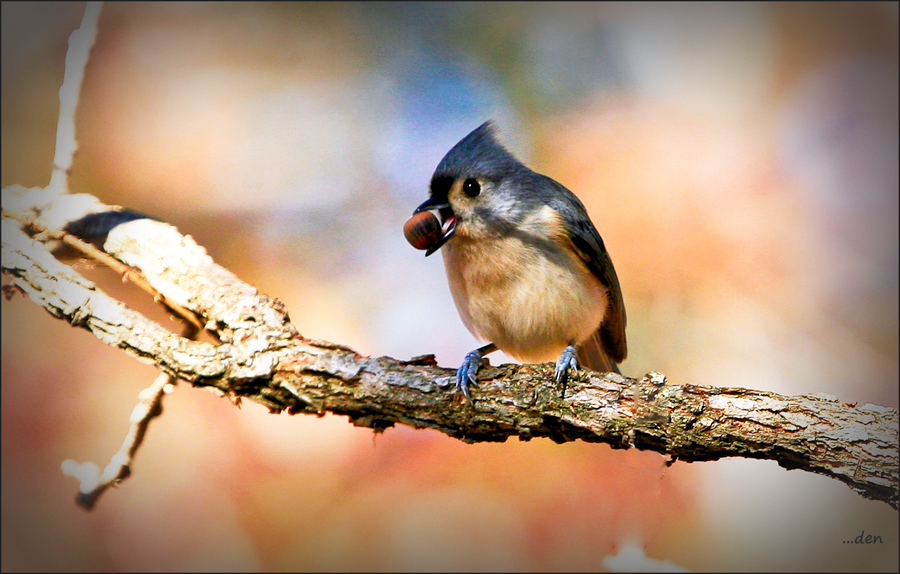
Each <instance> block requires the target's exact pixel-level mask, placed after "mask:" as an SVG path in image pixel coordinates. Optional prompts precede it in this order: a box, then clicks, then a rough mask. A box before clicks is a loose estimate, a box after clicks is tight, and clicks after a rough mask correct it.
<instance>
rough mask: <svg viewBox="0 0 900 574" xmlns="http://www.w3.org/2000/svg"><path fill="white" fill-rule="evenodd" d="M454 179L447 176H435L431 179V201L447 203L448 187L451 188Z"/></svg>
mask: <svg viewBox="0 0 900 574" xmlns="http://www.w3.org/2000/svg"><path fill="white" fill-rule="evenodd" d="M454 181H455V178H453V177H451V176H449V175H435V176H434V177H432V178H431V197H432V199H436V200H440V201H441V202H446V201H447V194H448V193H450V187H452V186H453V182H454Z"/></svg>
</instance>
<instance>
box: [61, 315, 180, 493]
mask: <svg viewBox="0 0 900 574" xmlns="http://www.w3.org/2000/svg"><path fill="white" fill-rule="evenodd" d="M197 333H198V330H197V329H196V328H195V327H194V326H193V325H186V326H185V329H184V332H183V333H182V335H183V336H184V337H185V338H188V339H193V338H194V337H196V336H197ZM176 382H177V379H176V378H174V377H172V376H169V375H166V374H164V373H163V374H160V375H159V376H158V377H156V380H154V381H153V384H151V385H150V386H149V387H147V388H146V389H144V390H143V391H141V392H140V393H139V394H138V404H137V405H135V407H134V410H133V411H132V412H131V418H130V419H129V422H130V423H131V427H130V428H129V429H128V435H127V436H126V437H125V441H124V442H123V443H122V447H121V448H120V449H119V452H117V453H116V454H115V455H113V457H112V459H111V460H110V463H109V464H108V465H106V468H105V469H103V473H102V474H101V473H100V468H99V467H98V466H97V465H96V464H94V463H93V462H83V463H78V462H76V461H74V460H71V459H69V460H65V461H63V463H62V471H63V474H65V475H66V476H71V477H74V478H77V479H78V480H80V481H81V487H80V488H79V492H78V496H77V497H76V498H75V501H76V503H77V504H78V506H81V507H82V508H84V509H85V510H91V509H93V508H94V505H95V504H97V500H98V499H99V498H100V496H102V495H103V493H104V492H106V490H107V489H109V487H111V486H118V485H119V483H121V482H122V481H123V480H125V479H126V478H128V477H129V476H131V464H132V461H133V460H134V455H135V453H137V450H138V448H140V446H141V443H142V442H143V441H144V436H145V435H146V434H147V429H148V428H149V426H150V421H151V420H153V419H154V418H155V417H158V416H159V415H161V414H162V398H163V395H165V394H167V393H170V392H171V391H172V390H173V389H174V387H175V383H176Z"/></svg>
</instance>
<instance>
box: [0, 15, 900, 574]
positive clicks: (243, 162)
mask: <svg viewBox="0 0 900 574" xmlns="http://www.w3.org/2000/svg"><path fill="white" fill-rule="evenodd" d="M83 9H84V4H83V3H78V2H74V3H35V4H32V3H18V2H3V4H2V148H0V150H2V185H3V186H7V185H10V184H13V183H18V184H23V185H26V186H34V185H46V183H47V182H48V181H49V174H50V169H51V164H52V159H53V149H54V139H55V131H56V120H57V114H58V109H59V103H58V96H57V93H58V90H59V86H60V84H61V81H62V73H63V66H64V60H65V53H66V45H67V39H68V36H69V34H70V33H71V31H72V30H74V29H75V28H76V27H77V26H78V25H79V22H80V20H81V17H82V15H83ZM488 118H493V119H494V120H495V121H496V123H497V125H498V127H499V128H500V137H501V139H502V140H503V141H504V142H505V143H506V144H507V146H508V147H509V148H510V149H511V150H512V151H513V153H515V154H516V155H517V156H519V157H520V159H522V160H523V161H525V162H526V163H527V164H528V165H530V166H531V167H532V168H534V169H536V170H537V171H540V172H542V173H546V174H548V175H550V176H552V177H553V178H555V179H557V180H558V181H560V182H562V183H563V184H564V185H566V186H567V187H569V188H570V189H572V190H573V191H574V192H575V193H576V194H577V195H579V197H581V199H582V200H583V201H584V203H585V205H586V206H587V209H588V211H589V212H590V214H591V216H592V219H593V220H594V222H595V224H596V226H597V228H598V229H599V231H600V232H601V234H602V235H603V238H604V240H605V242H606V245H607V247H608V249H609V251H610V253H611V255H612V258H613V260H614V262H615V265H616V269H617V270H618V274H619V278H620V281H621V283H622V290H623V293H624V297H625V303H626V307H627V311H628V319H629V320H628V342H629V358H628V360H627V361H626V362H625V363H624V364H623V372H625V373H626V374H629V375H632V376H640V375H642V374H644V373H646V372H647V371H650V370H658V371H661V372H663V373H665V374H666V375H667V376H668V377H669V380H670V381H671V382H673V383H678V384H685V383H692V384H699V385H717V386H744V387H749V388H756V389H764V390H769V391H775V392H779V393H785V394H800V393H831V394H833V395H835V396H837V397H838V398H839V399H840V400H842V401H844V402H848V403H849V402H858V403H861V404H862V403H867V402H870V403H875V404H879V405H887V406H891V407H897V406H898V385H897V381H898V5H897V3H868V2H852V3H840V2H837V3H814V2H812V3H806V2H804V3H796V4H795V3H771V4H770V3H740V4H719V3H701V4H680V3H664V4H654V3H637V4H606V3H603V4H584V3H578V4H566V3H562V2H553V3H527V4H519V3H502V4H493V3H416V4H397V3H325V4H317V3H297V4H283V3H275V4H267V3H230V2H229V3H210V4H205V3H204V4H185V3H110V4H107V5H105V6H104V8H103V12H102V14H101V18H100V24H99V34H98V38H97V42H96V45H95V47H94V50H93V53H92V55H91V58H90V62H89V64H88V68H87V71H86V76H85V81H84V86H83V90H82V96H81V103H80V107H79V110H78V114H77V129H78V133H77V137H78V140H79V144H80V149H79V151H78V154H77V156H76V159H75V164H74V170H73V173H72V176H71V187H72V189H73V191H76V192H89V193H93V194H95V195H97V196H98V197H99V198H100V199H101V200H103V201H105V202H106V203H110V204H119V205H123V206H127V207H130V208H132V209H136V210H139V211H142V212H145V213H148V214H152V215H154V216H156V217H159V218H161V219H164V220H166V221H169V222H171V223H173V224H175V225H176V226H178V227H179V229H181V230H182V231H183V232H185V233H189V234H191V235H193V236H194V237H195V238H196V239H197V240H198V241H199V242H200V243H201V244H203V245H205V246H206V247H207V248H208V250H209V252H210V253H211V254H212V255H213V257H214V258H215V259H216V260H217V261H218V262H219V263H221V264H223V265H225V266H226V267H228V268H230V269H232V270H234V271H235V272H236V273H237V274H238V275H239V276H241V277H242V278H243V279H245V280H246V281H248V282H250V283H252V284H255V285H257V286H258V287H259V288H260V290H261V291H263V292H265V293H267V294H269V295H272V296H275V297H277V298H279V299H280V300H282V301H283V302H284V303H285V304H286V305H287V306H288V308H289V310H290V313H291V317H292V319H293V321H294V323H295V325H296V326H297V327H298V329H299V330H300V331H301V332H302V333H303V334H305V335H307V336H310V337H316V338H322V339H328V340H331V341H335V342H340V343H343V344H346V345H349V346H351V347H353V348H354V349H356V350H357V351H359V352H361V353H364V354H369V355H376V356H380V355H389V356H392V357H395V358H400V359H405V358H410V357H412V356H415V355H421V354H425V353H434V354H435V355H436V356H437V360H438V362H439V363H440V364H441V365H444V366H448V367H455V366H456V365H458V364H459V362H460V361H461V360H462V358H463V356H464V354H465V353H466V352H467V351H469V350H471V349H473V348H474V347H475V346H477V345H478V344H479V343H478V342H477V341H476V340H474V339H473V338H472V337H471V335H469V333H468V332H467V331H466V330H465V328H464V327H463V325H462V323H461V321H460V320H459V318H458V316H457V314H456V311H455V308H454V306H453V302H452V299H451V297H450V293H449V290H448V288H447V285H446V280H445V277H444V270H443V265H442V263H441V261H440V258H439V256H438V257H430V258H428V259H426V258H424V257H423V256H422V252H420V251H416V250H414V249H412V248H411V247H410V246H409V245H408V244H407V243H406V242H405V240H404V239H403V235H402V233H401V228H402V225H403V223H404V222H405V220H406V219H407V218H408V216H409V215H410V213H411V212H412V210H413V209H414V208H415V207H416V206H417V205H418V204H419V203H420V202H421V201H423V200H424V199H425V197H426V193H427V185H428V181H429V178H430V175H431V173H432V171H433V169H434V167H435V166H436V165H437V163H438V161H439V160H440V159H441V157H442V156H443V154H444V153H446V151H447V150H449V149H450V147H451V146H452V145H453V144H454V143H455V142H456V141H458V140H459V139H460V138H462V137H463V136H465V135H466V134H467V133H468V132H469V131H470V130H472V129H473V128H475V127H476V126H478V125H479V124H480V123H481V122H483V121H484V120H486V119H488ZM79 269H80V270H82V271H83V272H85V273H88V274H90V276H91V278H92V279H95V280H97V281H99V282H101V283H102V284H103V285H104V288H105V289H106V290H107V291H109V292H110V293H112V294H114V295H116V296H119V297H123V298H125V299H126V300H128V301H129V302H131V304H133V305H134V306H135V307H136V308H137V309H140V310H141V311H143V312H146V313H148V314H149V315H151V316H153V317H156V318H158V319H159V320H161V321H168V319H166V318H165V316H164V315H163V314H162V313H161V312H160V311H158V310H157V309H156V308H155V307H154V306H153V305H152V304H151V303H149V302H147V301H146V300H144V298H143V297H142V295H141V294H139V293H135V292H134V291H133V290H132V289H131V288H130V287H129V286H123V285H122V284H121V283H120V282H119V281H118V280H117V279H116V278H115V277H113V276H112V274H111V273H109V272H106V271H104V270H100V269H92V268H88V267H86V266H85V265H80V266H79ZM166 324H171V323H166ZM173 328H175V327H173ZM2 329H3V330H2V378H3V384H2V402H0V405H2V407H0V408H2V569H3V570H4V571H8V570H67V571H68V570H127V571H133V570H564V571H569V570H609V569H664V570H665V569H668V570H677V569H688V570H712V571H720V570H724V571H728V570H731V571H734V570H743V571H746V570H778V571H784V570H792V571H798V570H799V571H896V570H897V568H898V558H897V552H898V543H897V540H898V525H897V513H896V512H895V511H893V510H891V509H890V508H889V507H888V506H887V505H886V504H884V503H879V502H873V501H869V500H865V499H863V498H861V497H860V496H858V495H856V494H854V493H853V492H851V491H850V489H849V488H847V487H846V486H844V485H843V484H842V483H839V482H837V481H835V480H832V479H828V478H825V477H822V476H818V475H812V474H809V473H804V472H800V471H787V470H784V469H782V468H779V467H778V466H777V464H775V463H774V462H769V461H753V460H737V459H730V460H723V461H718V462H711V463H695V464H685V463H677V464H675V465H674V466H672V467H671V468H665V466H664V464H663V459H662V457H661V456H660V455H658V454H655V453H649V452H640V451H634V450H632V451H625V450H612V449H611V448H609V447H607V446H606V445H596V444H565V445H556V444H553V443H551V442H550V441H547V440H533V441H531V442H519V441H515V440H513V441H509V442H507V443H503V444H474V445H468V444H464V443H462V442H459V441H456V440H454V439H451V438H448V437H446V436H444V435H441V434H439V433H437V432H432V431H425V430H413V429H410V428H404V427H397V428H391V429H389V430H387V431H386V432H385V433H383V434H380V435H377V436H376V435H374V434H373V432H372V431H371V430H368V429H360V428H356V427H353V426H351V425H350V424H348V422H347V420H346V419H345V418H343V417H335V416H325V417H323V418H315V417H311V416H296V417H291V416H288V415H280V416H275V415H270V414H268V413H267V411H266V409H264V408H263V407H261V406H259V405H255V404H252V403H246V402H245V404H244V407H243V409H241V410H238V409H236V408H234V407H233V406H232V405H231V404H230V403H229V402H228V401H227V400H223V399H220V398H217V397H215V396H214V395H212V394H211V393H207V392H204V391H200V390H194V389H191V388H190V387H189V386H188V385H185V384H182V385H180V386H179V388H178V390H177V391H176V392H175V393H174V394H172V395H170V396H168V397H167V399H166V401H165V413H164V415H163V416H162V417H161V418H160V419H157V420H156V421H155V422H154V423H153V424H152V426H151V428H150V432H149V434H148V438H147V441H146V442H145V445H144V446H143V448H142V449H141V451H140V452H139V453H138V455H137V458H136V461H135V465H134V475H133V477H132V478H130V479H129V480H128V481H126V482H125V483H124V484H123V486H122V488H120V489H118V490H114V491H110V492H108V493H107V494H106V495H105V496H104V497H103V498H102V499H101V501H100V503H99V505H98V507H97V508H96V509H95V510H94V511H93V512H91V513H86V512H84V511H83V510H81V509H80V508H78V507H76V506H75V504H74V497H75V493H76V490H77V486H78V485H77V484H76V482H75V481H74V480H73V479H71V478H67V477H65V476H63V475H62V473H61V471H60V464H61V462H62V461H63V460H64V459H68V458H72V459H75V460H78V461H85V460H91V461H94V462H96V463H98V464H100V465H101V466H104V465H105V464H106V463H107V462H108V461H109V457H110V456H111V455H112V454H113V453H114V452H115V451H116V450H117V449H118V447H119V445H120V444H121V441H122V439H123V438H124V435H125V432H126V430H127V425H128V423H127V420H128V416H129V414H130V412H131V409H132V407H133V406H134V404H135V401H136V396H137V393H138V392H139V391H140V390H141V389H142V388H144V387H145V386H147V385H149V383H150V382H151V381H152V380H153V378H154V377H155V375H156V372H155V370H154V369H153V368H152V367H151V366H147V365H144V364H141V363H138V362H136V361H135V360H134V359H131V358H130V357H128V356H126V355H124V354H123V353H121V352H118V351H115V350H113V349H110V348H107V347H105V346H104V345H103V344H102V343H100V342H99V341H97V340H96V339H94V338H93V336H91V335H90V334H89V333H87V332H85V331H82V330H77V329H72V328H70V327H68V326H67V325H65V324H64V323H62V322H60V321H58V320H56V319H54V318H52V317H51V316H50V315H49V314H47V313H46V312H45V311H43V310H41V309H40V308H38V307H37V306H36V305H34V304H33V303H31V302H30V301H28V300H27V299H25V298H22V297H17V298H15V299H13V300H12V301H10V302H3V304H2ZM492 360H493V361H494V362H504V361H506V360H508V359H506V358H504V357H502V356H495V357H493V358H492ZM861 532H864V533H865V534H872V535H878V536H881V538H882V540H883V543H880V544H871V545H854V544H846V543H845V541H848V540H852V539H854V538H855V537H856V536H857V535H859V534H860V533H861Z"/></svg>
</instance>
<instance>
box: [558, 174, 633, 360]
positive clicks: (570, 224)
mask: <svg viewBox="0 0 900 574" xmlns="http://www.w3.org/2000/svg"><path fill="white" fill-rule="evenodd" d="M547 179H548V180H550V181H551V182H553V184H555V186H557V187H558V190H560V191H562V192H563V193H559V194H554V195H555V196H556V197H557V198H565V199H559V200H557V201H554V202H552V203H551V207H553V209H554V210H555V211H556V212H557V213H559V214H560V216H561V217H562V220H563V222H564V224H565V226H566V231H567V232H568V235H569V238H570V239H571V241H572V246H573V247H574V248H575V251H576V252H577V253H578V255H579V256H580V257H581V259H582V260H583V261H584V262H585V264H586V265H587V267H588V269H590V270H591V273H593V274H594V275H595V276H596V277H597V278H598V279H600V282H601V283H602V284H603V286H604V287H606V291H607V298H608V300H609V309H608V310H607V313H606V315H605V316H604V319H603V322H602V323H601V324H600V325H598V327H597V330H596V331H595V332H594V334H593V335H592V336H591V337H590V338H589V339H588V340H587V341H583V342H582V343H581V344H580V345H579V347H578V360H579V361H583V364H585V365H586V366H588V367H591V368H594V369H596V370H604V371H615V372H618V371H619V370H618V368H616V365H615V363H621V362H622V361H624V360H625V357H626V356H627V355H628V347H627V345H626V343H625V322H626V318H625V303H624V301H623V300H622V289H621V288H620V287H619V278H618V277H617V276H616V269H615V267H613V263H612V259H611V258H610V257H609V253H608V252H607V251H606V247H605V246H604V245H603V239H602V238H601V237H600V234H599V233H598V232H597V229H596V228H595V227H594V224H593V223H591V220H590V218H589V217H588V214H587V210H586V209H585V208H584V205H582V203H581V201H580V200H579V199H578V198H577V197H576V196H575V194H573V193H572V192H571V191H569V190H568V189H566V188H565V186H563V185H562V184H560V183H558V182H556V181H554V180H552V179H550V178H547Z"/></svg>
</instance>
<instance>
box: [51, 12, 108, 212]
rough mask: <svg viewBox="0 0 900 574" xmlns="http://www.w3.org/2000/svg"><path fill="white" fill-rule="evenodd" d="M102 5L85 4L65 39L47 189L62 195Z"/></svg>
mask: <svg viewBox="0 0 900 574" xmlns="http://www.w3.org/2000/svg"><path fill="white" fill-rule="evenodd" d="M102 7H103V2H88V3H87V6H85V9H84V17H83V18H82V20H81V26H80V27H79V28H78V29H77V30H75V31H74V32H72V35H71V36H69V49H68V51H67V52H66V69H65V74H64V76H63V83H62V87H61V88H60V89H59V122H58V123H57V126H56V154H55V155H54V156H53V172H52V173H51V175H50V184H49V185H48V186H47V187H48V188H49V189H51V190H53V191H55V192H56V193H57V194H59V195H62V194H64V193H67V192H68V190H69V184H68V179H69V172H70V171H71V170H72V161H73V159H74V157H75V150H77V149H78V143H77V141H76V139H75V109H76V108H77V107H78V97H79V94H80V93H81V82H82V80H83V79H84V69H85V67H86V66H87V61H88V56H89V55H90V53H91V47H92V46H93V45H94V40H95V39H96V38H97V21H98V20H99V19H100V9H101V8H102Z"/></svg>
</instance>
